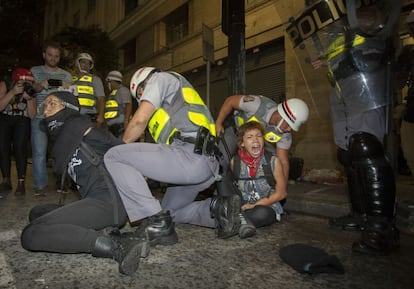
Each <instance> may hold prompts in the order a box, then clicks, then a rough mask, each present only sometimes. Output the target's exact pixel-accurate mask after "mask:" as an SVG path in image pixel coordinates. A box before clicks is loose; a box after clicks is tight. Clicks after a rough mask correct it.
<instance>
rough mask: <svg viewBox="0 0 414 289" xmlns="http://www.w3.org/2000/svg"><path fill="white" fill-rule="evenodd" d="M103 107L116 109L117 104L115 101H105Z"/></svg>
mask: <svg viewBox="0 0 414 289" xmlns="http://www.w3.org/2000/svg"><path fill="white" fill-rule="evenodd" d="M105 107H106V108H117V107H118V102H116V100H107V101H106V102H105Z"/></svg>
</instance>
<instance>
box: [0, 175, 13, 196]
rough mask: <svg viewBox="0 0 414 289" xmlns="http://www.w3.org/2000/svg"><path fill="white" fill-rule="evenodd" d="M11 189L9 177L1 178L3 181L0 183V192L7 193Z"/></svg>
mask: <svg viewBox="0 0 414 289" xmlns="http://www.w3.org/2000/svg"><path fill="white" fill-rule="evenodd" d="M12 189H13V188H12V185H11V180H10V178H3V182H1V183H0V194H1V193H3V194H8V193H10V192H11V190H12Z"/></svg>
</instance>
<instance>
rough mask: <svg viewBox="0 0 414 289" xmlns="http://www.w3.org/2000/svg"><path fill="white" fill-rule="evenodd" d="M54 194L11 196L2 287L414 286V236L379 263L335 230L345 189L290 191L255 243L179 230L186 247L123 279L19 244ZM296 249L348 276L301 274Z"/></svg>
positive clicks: (80, 258)
mask: <svg viewBox="0 0 414 289" xmlns="http://www.w3.org/2000/svg"><path fill="white" fill-rule="evenodd" d="M28 171H29V172H30V171H31V167H30V166H29V169H28ZM28 179H29V180H30V179H31V176H30V173H29V176H28ZM50 183H51V184H52V183H53V179H52V180H51V181H50ZM407 184H408V185H407V186H405V187H404V188H405V189H404V192H405V193H406V194H405V195H404V198H405V199H407V198H411V200H412V199H413V198H412V197H411V195H410V194H409V193H407V190H408V191H409V190H412V188H414V186H413V185H412V184H411V183H407ZM52 188H53V186H51V189H50V190H49V191H48V194H47V195H46V196H45V197H35V196H33V194H32V191H31V184H28V189H29V190H28V193H27V195H26V196H25V197H24V198H21V199H17V198H16V197H15V196H14V195H13V194H9V195H8V196H5V197H4V198H2V199H0V216H1V219H0V288H7V289H15V288H16V289H17V288H18V289H25V288H53V289H58V288H68V289H69V288H71V289H72V288H79V289H82V288H88V289H89V288H197V289H202V288H266V289H269V288H326V289H328V288H329V289H332V288H339V289H340V288H361V289H362V288H364V289H370V288H372V289H381V288H384V289H385V288H387V289H389V288H393V289H398V288H400V289H405V288H406V289H411V288H413V284H414V235H413V234H412V233H411V232H410V231H407V232H403V233H402V234H401V247H400V249H399V250H398V251H396V252H395V253H394V254H392V255H390V256H386V257H373V256H365V255H359V254H356V253H352V252H351V249H350V247H351V244H352V241H353V240H356V239H357V238H358V236H359V233H354V232H343V231H333V230H330V229H329V228H328V226H327V218H326V216H323V215H324V214H325V215H335V214H336V215H339V214H341V213H342V212H345V211H346V206H347V203H346V198H345V196H344V185H343V184H340V185H330V186H325V185H315V184H311V183H302V184H301V183H296V184H295V185H292V186H290V190H289V192H291V194H290V196H291V197H290V198H289V201H288V203H287V205H286V207H287V208H288V211H289V214H288V215H287V216H285V217H284V219H283V221H282V223H279V224H275V225H272V226H270V227H267V228H262V229H259V230H258V233H257V235H256V236H255V237H253V238H250V239H245V240H240V239H239V238H238V237H234V238H231V239H229V240H218V239H216V238H215V235H214V231H213V230H211V229H206V228H201V227H196V226H191V225H177V232H178V235H179V238H180V239H179V243H178V244H176V245H174V246H169V247H160V246H157V247H155V248H153V249H152V251H151V253H150V255H149V257H148V258H146V259H145V260H144V262H143V263H142V264H141V266H140V268H139V269H138V272H137V273H136V274H135V275H133V276H121V275H119V273H118V264H117V263H116V262H115V261H112V260H109V259H98V258H94V257H92V256H90V255H87V254H79V255H62V254H52V253H33V252H28V251H25V250H24V249H23V248H22V247H21V246H20V239H19V236H20V233H21V230H22V228H23V227H24V226H25V224H26V223H27V215H28V212H29V210H30V208H31V207H33V206H34V205H36V204H41V203H42V204H43V203H53V202H57V201H58V199H59V195H58V194H57V193H55V192H54V190H53V189H52ZM411 192H412V194H414V191H411ZM73 200H75V195H74V194H71V195H69V196H68V199H67V202H71V201H73ZM328 203H329V204H328ZM288 204H289V205H288ZM318 212H319V213H318ZM305 213H306V214H305ZM309 213H312V214H313V215H309ZM315 214H316V215H320V216H318V217H317V216H314V215H315ZM321 216H322V217H321ZM127 229H129V228H127ZM293 243H304V244H308V245H312V246H315V247H319V248H321V249H324V250H325V251H326V252H328V253H329V254H333V255H336V256H337V257H338V258H339V260H340V261H341V262H342V264H343V266H344V267H345V271H346V272H345V274H343V275H338V274H327V273H324V274H318V275H307V274H300V273H298V272H296V271H295V270H293V269H292V268H291V267H289V266H288V265H286V264H285V263H284V262H283V261H282V260H281V259H280V258H279V256H278V252H279V249H280V248H282V247H283V246H286V245H288V244H293Z"/></svg>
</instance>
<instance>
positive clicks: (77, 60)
mask: <svg viewBox="0 0 414 289" xmlns="http://www.w3.org/2000/svg"><path fill="white" fill-rule="evenodd" d="M81 59H86V60H89V61H90V62H91V67H90V70H92V68H93V58H92V56H91V55H90V54H89V53H86V52H82V53H79V55H78V58H76V66H77V67H78V69H79V71H80V72H89V71H83V70H82V69H81V67H80V64H79V60H81Z"/></svg>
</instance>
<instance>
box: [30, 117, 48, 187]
mask: <svg viewBox="0 0 414 289" xmlns="http://www.w3.org/2000/svg"><path fill="white" fill-rule="evenodd" d="M41 120H42V119H41V118H37V117H35V118H33V119H32V137H31V139H32V163H33V183H34V187H35V189H36V190H37V189H44V188H45V187H46V186H47V184H48V172H47V165H46V163H47V134H46V132H45V131H43V130H41V128H40V123H41Z"/></svg>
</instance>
